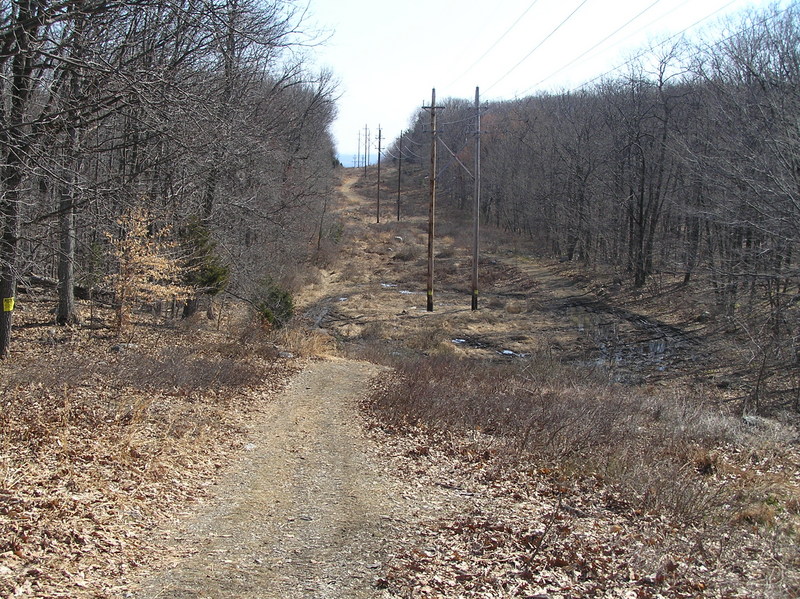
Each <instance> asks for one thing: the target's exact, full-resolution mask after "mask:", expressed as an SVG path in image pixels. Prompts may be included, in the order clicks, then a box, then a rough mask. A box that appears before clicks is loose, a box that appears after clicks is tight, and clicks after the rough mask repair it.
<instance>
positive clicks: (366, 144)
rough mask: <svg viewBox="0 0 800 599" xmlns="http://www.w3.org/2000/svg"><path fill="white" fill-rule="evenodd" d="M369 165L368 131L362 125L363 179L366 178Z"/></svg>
mask: <svg viewBox="0 0 800 599" xmlns="http://www.w3.org/2000/svg"><path fill="white" fill-rule="evenodd" d="M368 164H369V129H367V126H366V125H364V178H365V179H366V178H367V165H368Z"/></svg>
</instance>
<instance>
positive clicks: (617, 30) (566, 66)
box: [522, 0, 690, 94]
mask: <svg viewBox="0 0 800 599" xmlns="http://www.w3.org/2000/svg"><path fill="white" fill-rule="evenodd" d="M688 1H690V0H687V2H688ZM661 2H662V0H655V2H653V3H652V4H650V5H649V6H647V7H646V8H645V9H644V10H642V11H640V12H639V13H638V14H636V16H634V17H632V18H631V19H628V20H627V21H626V22H625V23H624V24H622V25H620V26H619V27H617V28H616V29H615V30H614V31H613V32H611V33H609V34H608V35H607V36H606V37H604V38H603V39H601V40H600V41H599V42H597V43H596V44H595V45H594V46H592V47H591V48H589V49H588V50H586V51H585V52H583V53H582V54H579V55H578V56H576V57H575V58H573V59H572V60H571V61H570V62H568V63H567V64H565V65H563V66H562V67H560V68H559V69H558V70H556V71H554V72H552V73H550V74H549V75H548V76H547V77H545V78H544V79H541V80H540V81H538V82H536V83H535V84H534V85H532V86H531V87H529V88H528V89H526V90H525V91H524V92H522V93H523V94H525V93H527V92H529V91H530V90H532V89H533V88H534V87H537V86H539V85H541V84H542V83H544V82H545V81H547V80H548V79H551V78H553V77H555V76H556V75H558V74H559V73H562V72H563V71H565V70H566V69H568V68H569V67H571V66H572V65H574V64H575V63H576V62H578V61H579V60H580V59H581V58H583V57H584V56H586V55H587V54H589V53H590V52H591V51H592V50H594V49H595V48H597V47H599V46H601V45H602V44H604V43H605V42H607V41H608V40H609V39H611V38H612V37H614V36H615V35H617V34H618V33H619V32H620V31H622V30H623V29H625V28H626V27H627V26H628V25H630V24H631V23H633V22H634V21H636V20H637V19H638V18H639V17H641V16H642V15H643V14H645V13H646V12H648V11H649V10H651V9H652V8H653V7H654V6H656V5H657V4H659V3H661Z"/></svg>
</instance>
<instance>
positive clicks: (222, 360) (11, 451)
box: [0, 305, 288, 598]
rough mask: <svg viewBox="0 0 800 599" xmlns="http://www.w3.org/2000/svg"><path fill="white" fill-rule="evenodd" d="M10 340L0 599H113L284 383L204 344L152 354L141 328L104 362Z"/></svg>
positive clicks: (1, 460)
mask: <svg viewBox="0 0 800 599" xmlns="http://www.w3.org/2000/svg"><path fill="white" fill-rule="evenodd" d="M32 308H33V309H32ZM36 308H38V306H30V305H29V309H28V310H26V311H25V312H24V315H25V317H26V318H28V319H33V317H35V316H36V313H35V309H36ZM45 310H46V308H45V307H44V306H42V312H43V313H44V312H45ZM106 314H108V313H106ZM38 316H39V317H40V318H46V316H44V315H43V314H39V315H38ZM20 331H21V332H22V333H23V334H24V333H31V336H30V337H28V338H25V337H22V338H21V339H20V341H19V343H18V347H19V348H20V350H21V352H22V353H21V354H18V355H17V356H15V359H14V361H13V362H12V361H9V362H7V363H4V365H3V367H4V370H3V374H2V379H1V380H0V397H2V401H1V402H0V596H2V597H14V596H21V597H70V598H73V597H92V598H99V597H120V596H123V595H124V593H125V590H126V588H128V587H129V585H130V582H131V579H132V574H133V573H135V571H136V570H137V569H139V568H140V567H141V566H143V565H146V564H150V563H154V562H156V561H157V560H159V559H161V558H162V557H163V551H164V548H163V547H162V548H158V546H157V545H158V541H159V540H160V532H159V531H160V529H161V528H162V527H163V524H164V523H166V522H169V521H170V519H172V518H173V517H174V514H175V513H177V512H179V511H183V510H185V508H186V505H187V504H188V503H191V502H194V501H196V500H197V498H198V497H201V496H202V495H203V493H204V488H205V486H206V484H207V480H208V479H209V477H210V476H212V475H213V474H214V473H216V472H218V471H219V469H220V467H222V466H223V465H224V464H225V463H226V462H227V459H228V455H229V454H230V453H231V452H232V451H234V450H235V448H236V446H237V443H238V442H239V441H238V436H237V432H239V431H241V430H242V429H243V428H244V426H245V425H246V420H247V419H248V417H249V416H250V415H251V414H252V412H253V411H254V410H257V409H258V406H259V405H260V403H259V402H262V401H265V400H266V399H267V398H268V397H269V392H270V390H271V389H275V388H277V387H278V386H279V384H280V381H281V380H284V379H285V377H286V376H287V374H288V370H285V369H282V367H280V366H278V365H273V364H270V363H268V362H266V361H264V360H260V359H256V358H252V360H253V362H254V363H253V364H245V363H244V361H242V360H233V359H231V358H226V357H224V356H220V355H218V354H217V352H216V350H215V347H216V346H215V345H214V344H215V343H216V341H215V340H214V335H213V334H208V335H207V338H208V339H209V343H208V344H207V345H203V346H200V345H196V340H195V339H192V338H191V337H190V338H184V336H183V334H182V333H181V332H180V331H177V330H172V331H170V335H169V338H170V344H169V345H166V344H165V342H164V340H163V338H160V336H161V332H159V331H158V330H157V329H155V331H154V332H151V330H150V329H143V330H142V332H141V333H140V337H139V347H138V348H137V349H136V351H135V352H131V353H126V354H112V353H110V352H108V345H107V342H106V340H104V339H103V338H96V339H94V340H89V339H87V338H85V337H84V338H77V339H75V340H74V341H72V340H71V341H68V342H64V343H59V344H57V345H47V346H44V347H43V346H41V345H39V344H38V343H37V337H36V336H35V333H36V328H34V327H30V328H21V329H20ZM59 334H62V335H66V334H68V332H61V331H60V330H59ZM184 342H185V343H187V344H193V345H192V347H191V348H190V347H189V346H188V345H187V346H185V347H184V346H182V345H181V344H182V343H184ZM190 349H191V351H190ZM255 362H258V368H257V369H258V374H259V376H258V377H253V376H251V374H252V372H253V371H254V370H255V369H256V364H255ZM159 364H160V365H161V369H160V370H159V369H158V368H157V365H159ZM182 365H183V366H185V367H186V368H185V370H181V366H182ZM265 379H268V380H265Z"/></svg>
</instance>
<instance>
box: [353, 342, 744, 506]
mask: <svg viewBox="0 0 800 599" xmlns="http://www.w3.org/2000/svg"><path fill="white" fill-rule="evenodd" d="M368 408H369V410H370V411H371V412H372V413H373V415H374V416H375V417H376V418H377V419H378V420H379V421H380V422H383V423H385V424H386V425H387V426H390V427H392V428H397V429H406V430H410V429H414V430H420V429H422V430H427V431H432V430H433V431H448V432H457V433H464V432H471V431H478V432H480V433H482V434H483V435H490V436H491V437H492V438H494V439H500V440H502V442H503V446H504V447H505V448H506V450H505V451H506V453H507V455H506V458H507V459H508V460H510V461H511V462H513V461H514V460H517V459H519V460H520V461H529V460H530V459H534V460H535V461H537V462H538V463H541V464H542V465H543V466H547V467H548V468H554V469H558V471H559V472H560V473H561V474H562V475H564V476H578V477H595V478H598V479H601V480H603V481H604V482H606V483H607V484H610V485H612V486H613V487H615V488H617V489H619V490H621V491H624V492H625V493H626V495H627V496H628V497H629V498H630V500H631V501H632V502H633V504H636V505H638V506H639V507H640V509H646V510H657V511H659V512H664V511H666V512H669V513H671V514H673V515H674V516H676V517H679V518H680V519H682V520H683V521H699V520H703V519H705V518H708V517H713V516H714V515H719V514H721V513H722V509H723V506H726V505H727V506H728V507H730V505H731V502H732V501H734V500H735V497H734V496H735V495H736V493H737V492H738V491H736V490H734V489H732V488H729V487H728V486H726V484H725V480H724V478H722V477H717V476H715V474H716V473H717V472H716V466H715V464H714V458H713V456H714V452H715V450H716V449H717V448H719V447H723V446H732V445H736V444H739V443H742V442H744V441H743V440H744V438H745V432H746V431H744V430H743V429H742V424H741V423H740V421H738V420H737V419H735V418H733V417H730V416H725V415H723V414H720V413H719V412H718V410H716V409H715V408H711V407H709V406H707V405H705V404H704V402H703V400H702V398H701V397H700V395H699V394H698V395H696V396H691V397H690V396H686V395H679V394H669V393H657V392H656V391H655V390H650V391H642V390H631V389H625V388H620V387H618V386H613V385H611V384H609V383H608V381H607V380H606V379H603V378H601V377H599V375H598V376H596V375H593V374H592V373H587V372H584V371H581V370H578V369H576V368H573V367H569V366H565V365H562V364H560V363H559V362H558V361H556V360H554V359H552V358H551V357H549V356H547V355H541V356H537V357H535V358H534V359H532V360H531V361H530V362H526V363H525V364H524V365H509V364H487V363H485V362H481V363H477V362H475V361H472V360H468V359H459V358H456V357H451V356H447V355H437V356H432V357H428V358H425V359H419V358H412V359H408V360H406V361H404V362H402V363H400V364H399V365H398V368H397V373H396V375H395V378H394V379H393V380H392V381H391V382H390V383H388V384H386V385H384V386H382V387H380V388H378V389H377V390H376V391H375V393H374V395H373V396H372V398H371V400H370V402H369V404H368Z"/></svg>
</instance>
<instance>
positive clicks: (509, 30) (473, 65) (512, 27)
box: [447, 0, 539, 87]
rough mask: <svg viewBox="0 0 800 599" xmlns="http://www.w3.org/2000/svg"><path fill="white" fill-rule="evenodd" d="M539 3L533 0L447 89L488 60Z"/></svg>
mask: <svg viewBox="0 0 800 599" xmlns="http://www.w3.org/2000/svg"><path fill="white" fill-rule="evenodd" d="M538 2H539V0H533V2H531V3H530V4H529V5H528V8H526V9H525V10H524V11H523V12H522V14H521V15H520V16H518V17H517V18H516V20H515V21H514V22H513V23H512V24H511V26H510V27H509V28H508V29H506V30H505V32H503V34H502V35H501V36H500V37H499V38H497V39H496V40H495V41H494V43H493V44H492V45H491V46H489V49H488V50H486V52H484V53H483V54H481V55H480V57H479V58H478V59H477V60H476V61H475V62H473V63H472V64H471V65H469V66H468V67H467V68H466V69H465V70H464V72H463V73H461V74H460V75H459V76H458V77H456V78H455V79H453V80H452V81H451V82H450V83H448V84H447V87H450V86H451V85H453V84H454V83H456V82H457V81H458V80H459V79H461V78H462V77H463V76H464V75H466V74H467V73H469V72H470V71H471V70H472V69H473V68H475V65H477V64H478V63H479V62H480V61H482V60H483V59H484V58H486V57H487V56H488V55H489V53H490V52H491V51H492V50H494V49H495V48H496V47H497V45H498V44H499V43H500V42H502V41H503V40H504V39H505V37H506V36H507V35H508V34H509V33H511V31H512V30H513V29H514V27H516V26H517V25H518V24H519V23H520V21H522V19H523V18H524V17H525V15H527V14H528V13H529V12H530V11H531V9H532V8H533V7H534V6H535V5H536V4H537V3H538Z"/></svg>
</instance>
